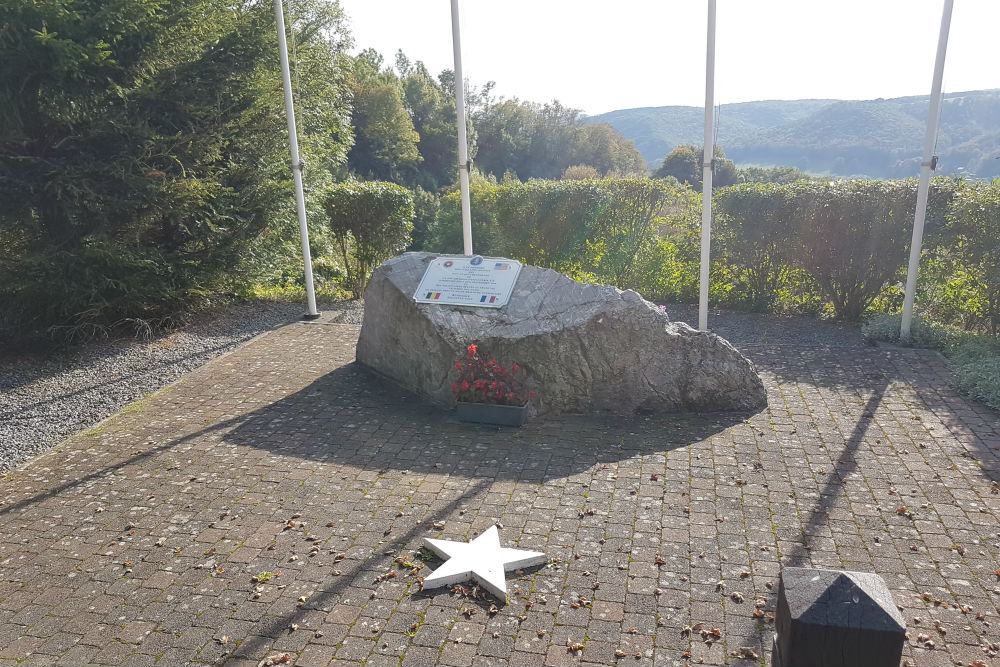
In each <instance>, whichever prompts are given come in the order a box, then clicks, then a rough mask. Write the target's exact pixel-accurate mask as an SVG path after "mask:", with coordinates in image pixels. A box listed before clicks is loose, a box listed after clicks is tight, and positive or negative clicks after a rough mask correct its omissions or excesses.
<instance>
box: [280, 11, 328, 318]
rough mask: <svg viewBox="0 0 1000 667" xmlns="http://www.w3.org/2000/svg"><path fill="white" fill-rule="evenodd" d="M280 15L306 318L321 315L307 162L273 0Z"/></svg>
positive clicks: (283, 37)
mask: <svg viewBox="0 0 1000 667" xmlns="http://www.w3.org/2000/svg"><path fill="white" fill-rule="evenodd" d="M274 12H275V14H276V15H277V18H278V53H279V55H280V56H281V77H282V79H283V80H284V84H285V114H286V115H287V116H288V144H289V147H290V148H291V153H292V175H293V177H294V178H295V206H296V208H297V209H298V213H299V237H300V240H301V243H302V263H303V264H304V265H305V271H306V276H305V278H306V300H307V302H308V306H309V311H308V312H307V313H306V314H305V315H304V318H305V319H307V320H314V319H316V318H317V317H319V312H318V311H317V310H316V289H315V287H314V286H313V271H312V257H311V256H310V253H309V228H308V227H307V226H306V198H305V194H304V193H303V191H302V170H303V169H304V168H305V164H304V163H303V162H302V160H301V159H300V158H299V139H298V132H297V131H296V129H295V105H294V103H293V102H292V77H291V74H290V73H289V71H288V44H287V43H286V41H285V10H284V7H282V3H281V0H274Z"/></svg>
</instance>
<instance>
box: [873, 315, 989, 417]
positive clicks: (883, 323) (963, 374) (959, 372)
mask: <svg viewBox="0 0 1000 667" xmlns="http://www.w3.org/2000/svg"><path fill="white" fill-rule="evenodd" d="M900 321H901V315H878V316H876V317H873V318H871V319H870V320H868V321H867V322H865V324H864V325H863V326H862V327H861V335H862V336H864V337H865V338H866V339H868V340H880V341H885V342H888V343H896V344H899V342H900V340H899V326H900ZM910 335H911V338H912V341H911V343H910V344H911V345H913V346H914V347H923V348H930V349H934V350H938V351H940V352H941V353H942V354H944V355H945V356H946V357H947V358H948V363H949V366H950V367H951V372H952V373H953V374H954V375H955V384H956V385H958V387H959V389H961V390H962V391H964V392H965V393H967V394H968V395H969V396H971V397H972V398H975V399H976V400H979V401H982V402H983V403H985V404H986V405H988V406H990V407H991V408H993V409H994V410H1000V341H998V340H997V339H996V338H992V337H990V336H986V335H983V334H977V333H972V332H971V331H965V330H963V329H959V328H957V327H950V326H947V325H944V324H937V323H935V322H928V321H927V320H924V319H921V318H919V317H914V318H913V324H912V326H911V327H910Z"/></svg>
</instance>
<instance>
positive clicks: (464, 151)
mask: <svg viewBox="0 0 1000 667" xmlns="http://www.w3.org/2000/svg"><path fill="white" fill-rule="evenodd" d="M451 41H452V45H453V46H454V48H455V110H456V111H457V112H458V113H457V114H456V115H457V117H458V180H459V187H460V188H461V190H462V245H463V246H464V250H463V252H464V253H465V254H466V255H471V254H472V212H471V208H472V207H471V205H470V204H469V166H470V165H469V144H468V139H467V138H466V136H465V79H464V78H463V77H462V39H461V37H460V35H459V27H458V0H451Z"/></svg>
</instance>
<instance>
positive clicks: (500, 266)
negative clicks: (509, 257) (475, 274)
mask: <svg viewBox="0 0 1000 667" xmlns="http://www.w3.org/2000/svg"><path fill="white" fill-rule="evenodd" d="M509 268H510V264H509V263H507V262H497V263H496V264H494V265H493V270H494V271H506V270H508V269H509Z"/></svg>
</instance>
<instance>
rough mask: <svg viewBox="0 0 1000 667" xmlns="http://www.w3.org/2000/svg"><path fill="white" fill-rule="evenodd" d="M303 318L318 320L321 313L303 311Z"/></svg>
mask: <svg viewBox="0 0 1000 667" xmlns="http://www.w3.org/2000/svg"><path fill="white" fill-rule="evenodd" d="M302 319H304V320H307V321H309V320H318V319H319V313H316V314H315V315H313V314H312V313H303V314H302Z"/></svg>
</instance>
